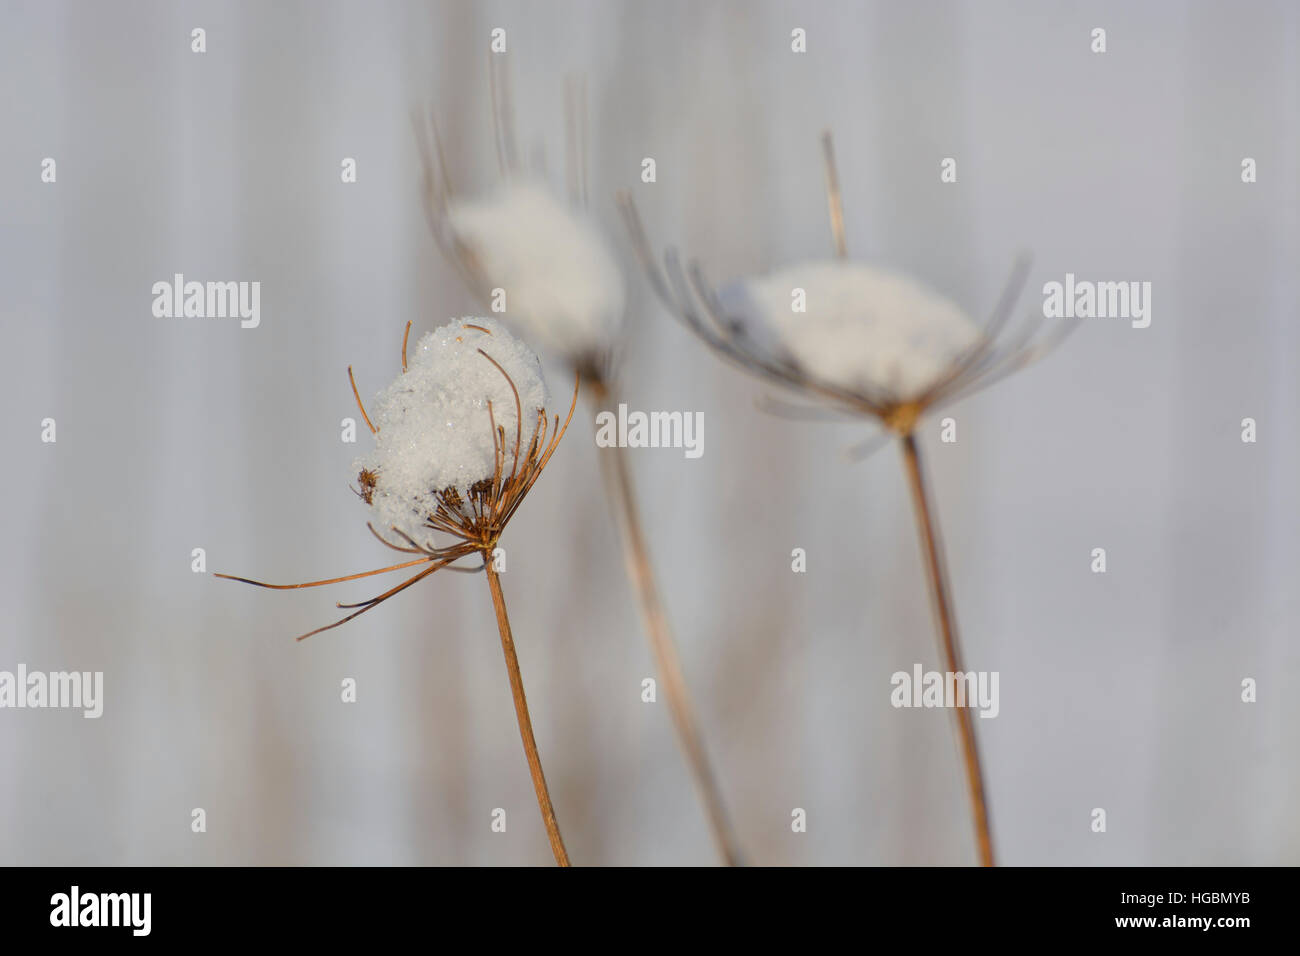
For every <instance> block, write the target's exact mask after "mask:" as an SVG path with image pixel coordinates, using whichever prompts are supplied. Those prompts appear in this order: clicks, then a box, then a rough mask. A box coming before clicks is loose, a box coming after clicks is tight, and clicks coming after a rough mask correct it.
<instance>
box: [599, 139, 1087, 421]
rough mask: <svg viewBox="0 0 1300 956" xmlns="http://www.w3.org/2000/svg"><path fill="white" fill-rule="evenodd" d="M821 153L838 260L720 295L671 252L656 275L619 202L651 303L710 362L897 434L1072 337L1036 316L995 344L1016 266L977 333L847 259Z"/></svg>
mask: <svg viewBox="0 0 1300 956" xmlns="http://www.w3.org/2000/svg"><path fill="white" fill-rule="evenodd" d="M822 144H823V152H824V157H825V164H826V193H827V204H828V206H829V208H830V222H831V235H832V238H833V240H834V246H835V250H836V252H837V254H838V256H839V258H838V259H836V260H832V261H816V262H807V263H804V264H802V265H796V266H791V267H789V268H785V269H782V270H780V271H779V272H776V273H773V274H771V275H768V276H764V277H759V278H747V279H741V280H738V281H736V282H732V283H730V284H729V285H727V286H725V287H723V288H722V289H721V290H715V289H714V288H713V287H712V286H710V285H709V283H708V281H707V280H706V279H705V278H704V271H703V269H702V268H701V267H700V265H699V263H697V262H694V261H690V262H686V263H683V262H682V260H681V259H680V258H679V257H678V255H677V253H676V251H674V250H672V249H669V250H668V251H667V252H666V253H665V254H664V256H663V260H662V265H661V263H660V261H659V257H658V256H657V255H656V253H655V252H654V250H653V249H652V247H651V245H650V240H649V238H648V237H647V235H646V230H645V226H644V225H643V224H642V222H641V216H640V214H639V213H638V212H637V208H636V203H635V202H633V200H632V197H631V194H630V193H628V192H626V191H625V192H623V193H620V195H619V206H620V208H621V210H622V213H623V219H624V222H625V224H626V225H627V229H628V235H629V236H630V238H631V240H632V246H633V249H634V250H635V251H636V254H637V258H638V259H640V261H641V265H642V267H643V268H644V269H645V272H646V275H647V277H648V278H649V279H650V284H651V286H653V288H654V290H655V293H656V294H657V295H658V296H659V298H660V299H661V300H662V301H663V302H664V304H665V305H666V306H667V307H668V309H669V311H670V312H671V313H672V314H673V315H674V316H676V317H677V318H678V319H679V320H681V321H682V322H683V324H685V325H686V327H687V328H688V329H689V330H690V331H691V332H693V333H694V334H695V335H696V336H697V337H698V338H700V339H701V340H702V341H703V342H704V343H705V344H706V345H707V346H708V347H709V348H710V349H712V350H713V351H714V352H715V353H717V354H718V355H720V356H721V357H723V358H725V359H726V360H728V361H729V362H732V363H734V364H735V365H738V366H740V367H741V368H743V369H745V370H746V371H749V372H752V373H754V374H756V375H758V376H760V377H761V378H763V379H764V380H766V381H768V382H771V383H774V384H777V385H780V386H783V387H786V388H791V389H794V390H797V391H799V392H802V393H804V394H806V395H807V396H808V397H809V398H813V399H816V400H818V401H820V402H824V403H827V404H829V405H830V406H831V407H832V409H833V410H834V411H839V412H848V413H851V414H865V415H869V416H871V417H873V418H875V419H877V420H878V421H879V422H880V423H881V424H883V425H884V426H885V427H886V428H887V429H889V430H890V431H892V432H895V433H896V434H899V435H907V434H910V433H911V431H912V430H913V428H914V427H915V426H916V423H917V421H918V419H919V418H920V417H921V415H923V414H924V413H926V412H928V411H930V410H931V409H935V408H938V407H940V406H942V405H945V404H947V403H949V402H953V401H956V400H958V399H960V398H963V397H965V396H966V395H969V394H971V393H972V392H974V391H977V390H979V389H981V388H983V387H985V386H986V385H990V384H992V383H993V382H996V381H998V380H999V379H1001V378H1003V377H1004V376H1006V375H1009V374H1011V373H1012V372H1015V371H1017V370H1018V369H1021V368H1024V367H1025V366H1026V365H1029V364H1031V363H1033V362H1035V361H1037V360H1038V359H1040V358H1042V357H1043V356H1044V355H1047V354H1048V353H1050V352H1051V351H1052V350H1053V349H1054V348H1055V347H1056V346H1057V345H1059V344H1060V343H1061V342H1062V341H1064V339H1065V338H1066V336H1068V335H1069V334H1070V333H1071V332H1072V331H1073V330H1074V329H1076V328H1077V327H1078V322H1070V323H1060V324H1058V325H1057V326H1056V328H1054V329H1052V330H1051V331H1050V332H1049V333H1047V334H1044V335H1039V332H1040V330H1041V328H1042V322H1041V320H1042V316H1041V314H1039V315H1036V316H1034V317H1032V318H1030V319H1029V320H1028V321H1027V322H1026V323H1024V324H1023V325H1022V326H1021V328H1020V330H1019V331H1018V332H1017V333H1015V334H1014V335H1010V336H1008V337H1006V338H1005V339H1001V338H999V336H1000V334H1001V333H1002V331H1003V330H1004V328H1005V327H1006V324H1007V322H1008V320H1009V319H1010V317H1011V314H1012V310H1013V309H1014V308H1015V303H1016V299H1017V298H1018V297H1019V295H1020V293H1021V290H1022V289H1023V288H1024V284H1025V280H1026V279H1027V278H1028V275H1029V259H1028V257H1026V256H1021V257H1020V258H1019V259H1018V260H1017V262H1016V264H1015V266H1014V268H1013V269H1012V270H1011V275H1010V277H1009V278H1008V279H1007V283H1006V286H1005V287H1004V288H1003V291H1002V294H1001V296H1000V297H999V299H998V302H997V305H996V306H995V308H994V310H993V313H992V314H991V316H990V317H989V319H988V320H987V322H986V323H985V324H984V325H983V327H979V326H976V325H975V323H973V322H972V321H971V320H970V319H969V318H968V317H967V315H966V314H965V313H964V312H963V311H962V310H961V309H960V308H958V307H957V306H956V305H955V304H954V303H953V302H951V301H950V300H948V299H947V298H945V297H943V296H942V295H939V294H938V293H936V292H933V291H931V290H929V289H927V288H926V287H925V286H922V285H920V284H919V283H917V282H915V281H913V280H911V279H908V278H905V277H903V276H901V275H897V274H894V273H890V272H887V271H884V270H881V269H877V268H873V267H871V266H866V265H861V264H856V263H852V262H850V261H848V260H847V259H846V258H845V257H846V254H847V251H846V242H845V231H844V213H843V208H842V205H841V196H840V188H839V176H838V173H837V172H836V170H835V158H834V150H833V148H832V144H831V138H830V134H829V132H828V133H826V134H825V135H824V136H823V137H822Z"/></svg>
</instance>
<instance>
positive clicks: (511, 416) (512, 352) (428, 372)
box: [217, 318, 578, 640]
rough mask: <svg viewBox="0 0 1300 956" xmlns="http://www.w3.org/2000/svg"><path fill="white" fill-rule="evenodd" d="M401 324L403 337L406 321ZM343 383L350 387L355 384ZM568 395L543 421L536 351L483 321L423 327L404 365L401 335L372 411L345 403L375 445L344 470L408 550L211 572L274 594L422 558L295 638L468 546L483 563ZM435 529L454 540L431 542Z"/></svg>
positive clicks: (398, 545) (373, 526) (556, 436)
mask: <svg viewBox="0 0 1300 956" xmlns="http://www.w3.org/2000/svg"><path fill="white" fill-rule="evenodd" d="M406 328H407V334H408V335H409V333H410V324H409V323H408V324H407V327H406ZM348 375H349V377H351V375H352V369H351V368H349V369H348ZM352 389H353V394H354V395H357V393H356V382H355V380H353V382H352ZM577 400H578V379H577V377H576V376H575V381H574V392H573V400H572V402H571V403H570V406H569V415H568V418H566V419H565V422H564V425H563V426H562V427H561V425H560V419H559V416H558V415H557V416H555V417H554V420H553V421H552V420H550V419H548V417H547V413H546V405H547V403H548V397H547V391H546V383H545V381H544V380H543V378H542V371H541V366H540V365H539V363H538V361H537V356H536V355H534V354H533V352H532V351H530V350H529V349H528V347H527V346H525V345H524V344H523V343H522V342H520V341H519V340H518V339H516V338H515V337H514V336H512V335H511V334H510V333H509V332H508V331H506V329H505V328H504V327H503V326H502V325H501V324H500V323H499V322H496V321H494V320H492V319H488V318H463V319H456V320H453V321H452V322H450V323H448V324H447V325H444V326H443V327H442V328H440V329H438V330H436V331H434V332H430V333H429V334H428V335H426V336H425V337H424V338H423V339H421V340H420V342H419V344H418V345H417V346H416V348H415V352H414V356H413V357H412V360H411V361H410V363H409V364H408V362H407V351H406V339H405V338H403V341H402V374H401V375H399V376H398V377H397V379H396V380H395V381H394V382H393V383H392V384H391V385H389V386H388V388H386V389H385V390H384V391H383V392H381V393H380V395H379V398H378V401H377V404H376V406H375V410H376V412H375V415H374V417H373V418H372V417H371V416H370V415H369V414H367V412H366V409H365V406H364V405H362V404H361V399H360V396H357V407H358V408H360V410H361V415H362V417H363V418H364V419H365V421H366V424H367V425H368V426H369V427H370V430H371V432H372V433H373V434H374V436H375V449H374V451H372V452H371V453H370V454H368V455H364V456H362V457H361V458H359V459H358V460H357V462H356V463H355V464H354V466H353V467H354V468H356V469H357V471H358V477H357V483H358V485H359V486H360V487H359V489H357V493H358V494H359V495H360V497H361V498H362V500H363V501H364V502H365V503H366V504H367V505H368V506H369V508H370V512H371V521H370V522H369V523H368V526H369V528H370V530H371V532H372V533H374V535H375V537H377V538H379V540H380V541H382V542H383V543H384V544H386V545H387V546H388V547H390V548H392V549H393V550H395V551H401V552H404V553H407V554H417V555H420V557H418V558H415V559H413V560H411V561H405V562H403V563H401V564H396V565H393V566H391V567H387V568H379V569H377V570H375V571H365V572H362V573H360V574H351V575H347V576H345V577H340V578H330V579H328V580H324V581H310V582H307V583H304V584H279V585H277V584H263V583H262V582H260V581H251V580H249V579H248V578H238V577H234V576H232V575H227V574H219V575H217V577H222V578H229V579H231V580H236V581H244V582H245V583H248V584H255V585H257V586H259V587H266V588H274V589H278V590H279V589H290V588H304V587H318V586H320V585H324V584H335V583H338V582H342V581H352V580H355V579H357V578H363V577H369V576H371V575H374V574H383V573H385V572H388V571H397V570H399V569H402V568H411V567H416V566H421V565H423V567H422V568H421V570H419V571H418V572H417V573H416V574H414V575H413V576H412V577H410V578H408V579H407V580H406V581H405V582H403V583H402V584H399V585H398V586H397V587H394V588H392V589H390V590H388V591H386V592H384V593H383V594H381V595H379V596H378V597H375V598H372V599H370V600H368V601H362V602H360V603H357V604H339V605H338V606H339V607H341V608H360V610H358V611H356V612H355V613H353V614H349V615H348V616H347V617H345V618H343V619H342V620H339V621H336V622H334V623H333V624H329V625H326V626H325V627H321V628H317V629H316V630H314V631H311V632H310V633H308V634H304V635H302V637H300V638H299V640H302V638H305V637H310V636H312V634H319V633H320V632H321V631H326V630H329V629H330V628H333V627H338V626H339V625H340V624H344V623H346V622H347V621H350V620H352V618H354V617H357V616H358V615H360V614H363V613H365V612H366V611H368V610H370V609H371V608H373V607H375V606H377V605H379V604H381V603H382V602H384V601H386V600H387V599H388V598H390V597H392V596H393V595H394V594H397V593H398V592H400V591H403V590H405V589H406V588H408V587H410V586H411V585H412V584H414V583H415V582H416V581H418V580H420V579H421V578H424V577H427V576H428V575H430V574H432V573H433V572H435V571H437V570H438V569H440V568H443V567H447V566H449V565H451V564H453V563H454V562H456V561H459V560H460V559H461V558H464V557H468V556H471V555H475V554H479V555H482V556H483V558H484V560H485V561H486V560H488V559H489V558H490V555H491V552H492V549H493V548H494V547H495V546H496V543H497V540H498V539H499V538H500V536H501V533H502V532H503V531H504V530H505V527H506V525H507V524H508V523H509V521H510V518H511V517H512V516H513V515H514V513H515V511H516V510H517V509H518V507H519V505H520V504H521V503H522V502H523V500H524V497H525V496H526V495H527V494H528V492H529V490H530V489H531V488H532V487H533V485H534V484H535V483H536V481H537V479H538V478H539V477H540V476H541V473H542V469H543V468H545V467H546V463H547V462H548V461H550V458H551V455H552V454H553V453H554V452H555V448H556V446H557V445H558V444H559V442H560V439H561V437H563V435H564V432H565V430H566V429H567V428H568V426H569V421H571V420H572V418H573V411H574V408H575V407H576V405H577ZM380 528H382V529H383V531H382V532H381V531H380V530H378V529H380ZM435 533H442V534H445V535H450V536H451V537H452V538H454V539H455V541H454V543H452V544H449V545H445V546H438V545H436V544H435V543H434V540H433V536H434V534H435ZM456 570H461V569H459V568H457V569H456ZM465 570H478V569H476V568H471V569H465Z"/></svg>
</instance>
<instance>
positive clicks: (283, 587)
mask: <svg viewBox="0 0 1300 956" xmlns="http://www.w3.org/2000/svg"><path fill="white" fill-rule="evenodd" d="M428 560H429V559H428V558H427V557H423V558H416V559H415V560H414V561H403V562H402V563H401V564H393V565H390V566H389V567H386V568H376V569H375V570H373V571H361V572H358V573H357V574H345V575H344V576H343V577H341V578H326V579H324V580H323V581H304V582H303V583H302V584H267V583H265V582H264V581H254V580H253V579H252V578H241V577H237V576H236V575H233V574H220V573H218V572H215V571H214V572H213V573H212V576H213V577H214V578H224V579H225V580H227V581H238V582H239V583H240V584H251V585H253V587H258V588H267V589H269V590H272V591H292V590H295V589H297V588H318V587H321V586H322V585H325V584H341V583H343V582H344V581H356V580H358V579H359V578H368V577H371V576H373V575H376V574H387V573H388V572H389V571H400V570H402V568H413V567H415V566H416V565H417V564H424V563H426V562H427V561H428Z"/></svg>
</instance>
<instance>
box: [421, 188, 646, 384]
mask: <svg viewBox="0 0 1300 956" xmlns="http://www.w3.org/2000/svg"><path fill="white" fill-rule="evenodd" d="M446 223H447V226H448V228H449V231H450V233H451V235H452V237H453V241H454V244H455V247H456V250H457V252H458V254H459V255H460V256H461V257H463V258H464V260H465V262H466V264H467V267H468V270H469V271H470V272H471V273H472V274H474V275H475V276H476V278H477V280H478V281H477V283H476V284H478V285H479V286H480V287H481V289H482V290H484V291H485V292H486V291H487V290H491V289H501V290H503V291H504V293H505V312H504V313H503V317H504V318H505V319H506V320H507V321H509V322H510V323H511V324H512V325H513V326H514V327H515V328H516V329H518V330H519V331H520V332H521V333H522V334H523V335H524V336H525V337H526V338H528V339H529V340H530V341H531V342H534V343H535V344H537V345H538V346H539V347H540V348H543V349H546V350H547V351H549V352H551V353H553V354H554V355H555V356H556V357H557V358H560V359H562V360H564V361H565V362H567V363H568V364H570V365H573V366H576V367H583V366H586V365H590V364H593V362H594V361H595V359H596V357H598V356H603V355H606V354H608V353H609V352H610V350H611V349H612V347H613V344H614V341H615V339H616V337H617V335H618V333H619V330H620V328H621V326H622V322H623V314H624V311H625V307H626V301H627V299H626V287H625V282H624V277H623V273H622V270H621V269H620V268H619V264H618V261H617V260H616V259H615V257H614V254H613V251H612V250H611V248H610V244H609V242H608V240H607V239H606V237H605V236H604V234H603V233H602V232H601V231H600V229H599V227H598V226H597V225H596V223H595V222H594V221H593V220H592V219H591V218H590V217H589V216H588V215H587V214H586V213H585V212H582V211H579V210H577V209H574V208H572V207H570V206H569V205H568V204H567V203H564V202H562V201H560V200H559V199H557V198H556V196H555V195H554V194H553V193H552V192H551V191H550V190H549V189H548V188H547V187H546V186H545V185H544V184H543V183H541V182H540V181H536V180H510V181H507V182H505V183H502V184H501V185H500V186H498V187H497V188H496V189H494V190H493V191H492V192H490V193H488V194H486V195H484V196H481V197H474V198H460V197H456V198H453V199H452V200H451V201H450V202H449V203H448V206H447V210H446Z"/></svg>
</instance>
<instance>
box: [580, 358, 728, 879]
mask: <svg viewBox="0 0 1300 956" xmlns="http://www.w3.org/2000/svg"><path fill="white" fill-rule="evenodd" d="M588 384H589V385H590V386H591V390H592V398H593V411H594V410H596V409H598V408H599V407H600V406H602V405H608V404H609V389H608V387H607V386H606V385H604V384H602V383H593V382H591V381H590V380H589V382H588ZM597 457H598V458H599V459H600V466H601V476H602V477H603V479H604V482H605V491H606V495H607V496H608V498H609V503H610V507H611V508H613V509H614V510H615V512H616V514H617V519H618V523H619V528H620V531H621V532H622V534H621V535H620V537H621V538H622V541H623V557H624V561H625V562H626V565H627V574H628V579H629V580H630V581H631V583H632V586H633V588H634V589H635V590H636V594H637V600H638V601H639V603H640V607H641V618H642V623H643V624H644V626H645V632H646V636H647V637H648V638H649V640H650V651H651V653H652V654H653V656H654V660H655V669H656V670H657V671H658V672H659V679H660V681H661V682H662V684H663V688H664V696H665V698H666V700H667V702H668V713H669V714H670V715H671V717H672V721H673V726H674V727H675V728H676V730H677V738H678V741H679V742H680V744H681V748H682V750H683V752H684V753H685V755H686V762H687V765H688V767H689V768H690V771H691V776H692V777H693V778H694V781H695V787H696V790H697V791H698V792H699V796H700V799H701V800H702V801H703V803H704V808H705V813H706V815H707V817H708V821H709V827H710V830H711V831H712V833H713V840H714V842H715V843H716V845H717V848H718V853H719V855H721V857H722V861H723V863H724V864H725V865H726V866H740V865H741V864H742V862H743V859H742V857H741V853H740V848H739V845H738V843H737V841H736V836H735V833H734V831H733V830H732V827H731V820H730V817H729V816H728V814H727V809H726V804H724V803H723V800H722V792H721V790H720V789H719V787H718V782H717V779H716V778H715V776H714V774H713V767H712V765H711V764H710V762H709V756H708V752H707V751H706V750H705V748H704V738H703V736H702V735H701V734H700V729H699V725H698V723H697V722H696V719H695V712H694V708H692V706H691V698H690V693H689V692H688V691H687V688H686V676H685V674H684V673H683V671H682V662H681V657H680V656H679V655H678V653H677V643H676V641H674V640H673V635H672V630H671V628H670V627H669V624H668V615H667V613H666V612H665V611H664V606H663V602H662V601H661V600H660V598H659V588H658V586H657V585H656V583H655V576H654V569H653V567H652V566H651V564H650V552H649V548H648V547H647V545H646V539H645V533H644V531H643V530H642V527H641V515H640V510H639V509H638V507H637V502H636V492H635V490H634V488H633V486H632V475H631V473H630V472H629V471H628V467H627V458H626V456H625V454H624V450H623V449H622V448H611V449H604V450H601V451H600V453H598V455H597Z"/></svg>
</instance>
